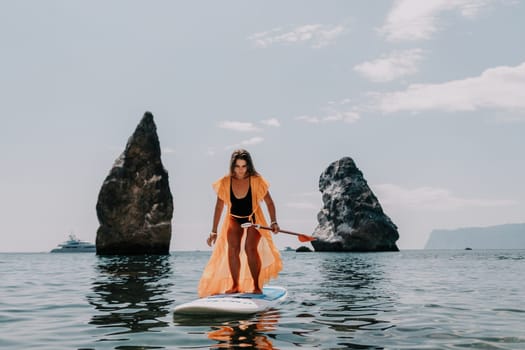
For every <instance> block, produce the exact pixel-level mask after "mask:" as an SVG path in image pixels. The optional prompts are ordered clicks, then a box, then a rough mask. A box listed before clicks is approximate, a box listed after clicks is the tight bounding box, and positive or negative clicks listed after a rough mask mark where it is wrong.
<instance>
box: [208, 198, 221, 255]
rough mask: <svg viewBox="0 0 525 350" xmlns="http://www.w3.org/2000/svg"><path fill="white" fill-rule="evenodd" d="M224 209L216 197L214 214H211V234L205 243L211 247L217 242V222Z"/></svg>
mask: <svg viewBox="0 0 525 350" xmlns="http://www.w3.org/2000/svg"><path fill="white" fill-rule="evenodd" d="M223 209H224V201H223V200H222V199H220V198H219V197H218V196H217V202H215V212H214V214H213V225H212V228H211V233H210V236H209V237H208V239H207V240H206V242H207V243H208V245H209V246H210V247H211V246H212V245H213V244H214V243H215V241H216V240H217V227H218V226H219V220H220V219H221V214H222V210H223Z"/></svg>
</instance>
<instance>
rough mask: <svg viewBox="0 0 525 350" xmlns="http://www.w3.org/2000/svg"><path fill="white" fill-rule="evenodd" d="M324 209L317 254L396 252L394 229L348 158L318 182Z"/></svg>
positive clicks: (336, 162)
mask: <svg viewBox="0 0 525 350" xmlns="http://www.w3.org/2000/svg"><path fill="white" fill-rule="evenodd" d="M319 190H320V191H321V193H322V195H323V197H322V198H323V204H324V205H323V209H322V210H321V211H320V212H319V214H318V215H317V219H318V221H319V225H318V226H317V228H316V229H315V232H314V234H313V235H314V236H315V237H317V240H316V241H313V242H312V246H313V247H314V249H315V250H316V251H348V252H352V251H353V252H376V251H399V249H398V247H397V246H396V241H397V240H398V239H399V233H398V232H397V227H396V225H395V224H394V223H393V222H392V220H390V218H389V217H388V216H387V215H386V214H385V213H383V209H382V208H381V205H380V204H379V201H378V200H377V198H376V196H375V195H374V193H372V191H371V190H370V188H369V187H368V184H367V182H366V180H365V179H364V177H363V173H362V172H361V171H360V170H359V169H358V168H357V166H356V165H355V163H354V161H353V159H352V158H350V157H344V158H342V159H340V160H338V161H335V162H333V163H332V164H330V166H328V168H327V169H326V170H325V171H324V172H323V173H322V174H321V177H320V178H319Z"/></svg>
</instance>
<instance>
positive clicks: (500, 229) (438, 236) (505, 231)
mask: <svg viewBox="0 0 525 350" xmlns="http://www.w3.org/2000/svg"><path fill="white" fill-rule="evenodd" d="M467 247H468V248H472V249H525V224H506V225H497V226H489V227H465V228H458V229H455V230H433V231H432V232H431V233H430V237H429V239H428V241H427V244H426V245H425V249H464V248H467Z"/></svg>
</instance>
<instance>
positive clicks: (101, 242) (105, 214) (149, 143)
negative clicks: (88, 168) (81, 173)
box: [96, 112, 173, 255]
mask: <svg viewBox="0 0 525 350" xmlns="http://www.w3.org/2000/svg"><path fill="white" fill-rule="evenodd" d="M97 216H98V221H99V223H100V227H99V228H98V230H97V240H96V246H97V254H120V255H127V254H169V248H170V240H171V218H172V216H173V197H172V195H171V191H170V186H169V181H168V173H167V172H166V170H165V169H164V166H163V165H162V161H161V159H160V144H159V138H158V136H157V128H156V126H155V122H154V121H153V115H152V114H151V113H150V112H146V113H145V114H144V117H143V118H142V120H141V121H140V123H139V125H138V126H137V128H136V130H135V132H134V133H133V135H132V136H131V137H130V138H129V140H128V143H127V145H126V149H125V150H124V152H123V153H122V154H121V155H120V157H119V158H118V159H117V160H116V161H115V164H114V165H113V168H112V169H111V171H110V172H109V175H108V176H107V177H106V179H105V181H104V184H103V185H102V188H101V189H100V193H99V195H98V202H97Z"/></svg>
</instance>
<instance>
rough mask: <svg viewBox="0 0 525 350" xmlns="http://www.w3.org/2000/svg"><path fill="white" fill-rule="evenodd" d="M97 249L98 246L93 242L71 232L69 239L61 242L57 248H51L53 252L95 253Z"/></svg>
mask: <svg viewBox="0 0 525 350" xmlns="http://www.w3.org/2000/svg"><path fill="white" fill-rule="evenodd" d="M96 251H97V247H96V246H95V245H94V244H93V243H90V242H87V241H82V240H80V239H78V238H77V237H75V235H72V234H71V235H69V239H68V240H67V241H65V242H64V243H61V244H59V245H58V247H57V248H55V249H53V250H51V253H95V252H96Z"/></svg>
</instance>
